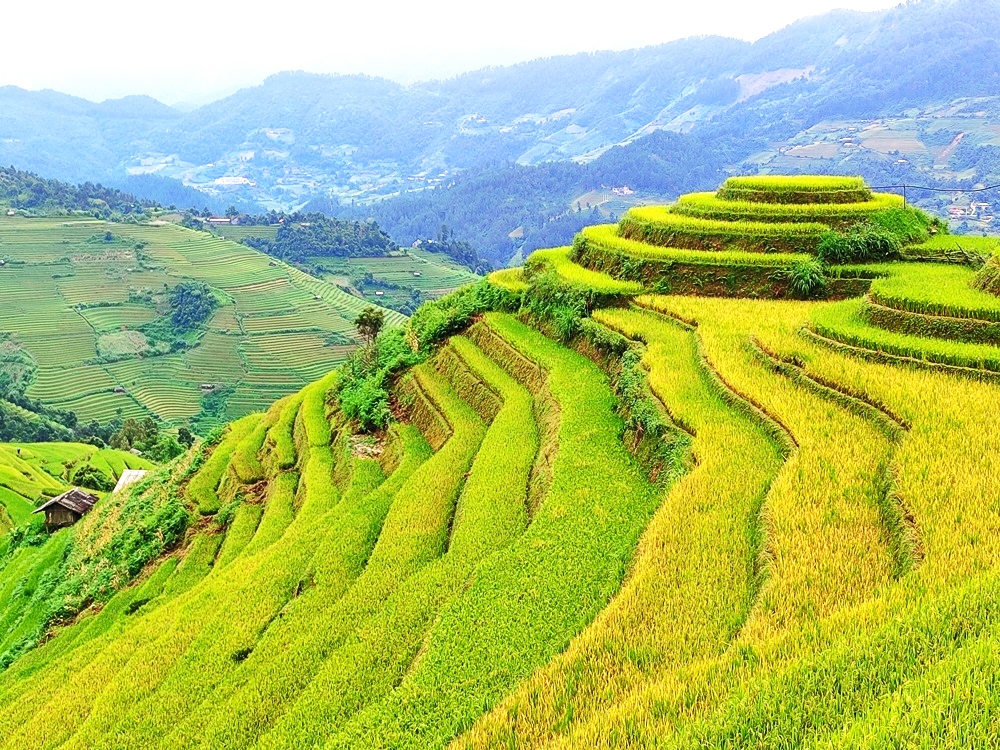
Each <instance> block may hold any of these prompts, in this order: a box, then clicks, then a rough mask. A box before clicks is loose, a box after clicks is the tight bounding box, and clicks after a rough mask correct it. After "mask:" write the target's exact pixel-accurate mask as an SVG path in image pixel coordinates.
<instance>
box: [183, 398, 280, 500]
mask: <svg viewBox="0 0 1000 750" xmlns="http://www.w3.org/2000/svg"><path fill="white" fill-rule="evenodd" d="M263 416H264V415H263V414H251V415H250V416H249V417H244V418H243V419H241V420H240V421H239V422H234V423H233V424H232V425H230V426H229V429H228V431H227V432H226V434H225V435H224V436H223V438H222V440H221V441H220V442H219V443H218V444H217V445H216V446H215V447H214V448H213V449H212V454H211V455H210V456H209V457H208V458H207V459H206V460H205V463H204V464H202V466H201V468H200V469H199V470H198V472H197V473H196V474H195V475H194V476H193V477H191V481H190V482H188V486H187V495H188V497H189V498H190V499H191V500H192V501H193V502H194V503H195V505H196V506H197V507H198V511H199V512H200V513H201V514H202V515H211V514H212V513H215V512H217V511H218V510H219V507H220V502H219V495H218V492H217V490H218V489H219V483H220V482H221V481H222V477H223V476H224V475H225V473H226V470H227V469H228V467H229V461H230V459H231V458H232V456H233V453H234V451H235V450H236V448H237V446H239V445H240V443H241V442H242V441H243V440H244V439H246V438H247V437H248V436H250V435H252V434H253V432H254V430H255V429H256V427H257V426H258V424H259V422H260V421H261V419H262V418H263Z"/></svg>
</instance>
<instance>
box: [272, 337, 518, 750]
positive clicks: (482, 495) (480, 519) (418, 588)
mask: <svg viewBox="0 0 1000 750" xmlns="http://www.w3.org/2000/svg"><path fill="white" fill-rule="evenodd" d="M451 346H453V347H454V348H455V349H456V350H457V351H458V352H459V354H460V356H461V357H462V358H463V360H464V361H465V362H467V363H468V364H469V367H470V368H471V369H472V370H473V371H474V372H475V373H476V374H477V375H478V376H479V377H481V378H483V380H484V381H485V382H486V383H487V384H488V385H489V387H490V388H493V389H495V390H496V391H497V392H498V393H500V394H501V396H502V398H503V406H502V407H501V408H500V411H499V413H498V414H497V415H496V418H495V419H494V420H493V422H492V424H491V426H490V428H489V430H488V431H487V433H486V436H485V438H484V439H483V443H482V445H481V448H480V451H479V453H478V455H477V458H476V460H475V461H474V462H473V464H472V468H471V470H470V472H469V474H468V477H467V479H466V483H465V486H464V488H463V489H462V493H461V495H460V496H459V498H458V500H457V504H456V507H455V509H454V511H453V513H454V520H453V523H452V529H451V535H450V538H449V539H448V543H447V547H446V551H445V552H444V554H443V555H442V556H441V557H440V558H439V559H438V560H436V561H434V562H433V563H430V564H429V565H428V566H427V567H426V568H424V569H423V570H421V571H420V572H419V573H417V574H415V575H414V576H412V577H411V578H410V579H409V580H407V581H406V582H405V583H403V584H402V585H401V586H400V588H399V589H398V590H397V591H396V592H395V593H393V594H392V595H391V596H390V597H389V599H388V600H387V601H386V602H385V604H384V606H383V607H382V608H381V610H380V611H379V612H378V613H377V614H376V615H374V616H373V617H372V619H371V621H370V622H369V623H359V628H360V629H361V630H362V631H363V632H364V633H365V636H364V639H363V641H362V642H360V643H358V642H349V643H348V644H347V645H345V646H344V647H342V648H341V649H340V650H339V651H337V652H335V653H333V654H331V655H330V656H329V657H328V658H327V661H326V664H325V665H324V667H323V670H322V671H321V672H320V673H319V674H318V675H317V677H316V678H315V679H314V680H313V681H312V683H311V684H310V686H309V687H308V688H307V690H306V691H305V692H304V693H303V695H302V696H301V697H300V698H299V699H298V700H297V701H296V704H295V706H294V707H293V708H292V709H291V710H290V711H289V712H288V713H287V714H286V715H285V717H283V719H282V720H281V721H280V722H279V723H278V724H277V725H276V726H275V728H274V729H273V730H272V732H271V733H270V734H269V735H268V736H266V737H265V738H264V739H263V741H262V742H261V743H260V744H261V746H262V747H287V746H290V745H297V744H306V743H309V742H316V741H317V740H318V739H319V738H321V737H323V735H324V734H325V733H326V732H328V731H329V727H331V726H336V725H339V724H341V723H343V722H344V721H345V720H346V719H347V718H348V717H349V716H350V715H351V714H353V713H355V712H357V711H358V710H359V709H362V708H363V707H364V706H365V705H366V704H371V703H374V702H375V701H377V700H379V699H383V698H385V697H387V696H388V695H389V694H390V693H391V691H392V688H393V686H395V685H396V684H398V683H399V681H400V680H401V679H403V677H404V675H405V673H406V672H407V668H409V671H410V672H411V673H412V672H413V670H414V669H419V668H420V667H419V666H415V665H414V663H413V662H414V658H415V657H417V653H418V651H419V650H420V649H421V644H424V647H425V648H426V647H427V645H426V644H428V643H433V642H434V640H435V634H436V628H433V629H432V627H433V626H434V624H435V619H436V617H437V616H438V615H439V612H440V609H441V608H442V607H443V606H445V604H446V602H447V601H448V600H449V599H451V598H452V597H454V596H455V595H456V594H457V593H458V592H459V591H460V589H461V588H462V586H463V585H464V584H465V583H466V582H467V580H468V577H469V576H470V574H471V573H472V571H473V569H474V567H475V565H476V564H477V563H478V562H479V561H480V560H482V559H484V558H485V557H486V556H488V555H490V554H494V553H497V552H499V551H500V550H503V549H504V548H505V547H507V545H509V544H510V543H511V542H512V541H513V540H514V539H515V538H516V537H517V536H518V535H519V534H520V533H521V532H522V531H523V530H524V528H525V525H526V521H527V513H526V490H527V485H528V475H529V472H530V470H531V465H532V463H533V461H534V458H535V453H536V451H537V446H538V435H537V428H536V426H535V424H534V420H533V417H532V409H531V406H532V405H531V397H530V395H529V394H528V392H527V391H526V390H525V389H524V388H523V387H522V386H520V385H518V384H517V383H516V382H514V381H513V380H512V379H511V378H510V376H509V375H507V374H506V373H504V372H503V371H502V370H500V368H499V367H498V366H497V365H495V364H493V363H491V362H490V361H489V360H488V359H487V358H486V357H485V356H484V355H483V354H482V352H480V351H479V350H478V349H477V348H476V347H475V345H473V344H472V343H471V342H470V341H468V340H467V339H464V338H461V337H455V338H453V339H452V340H451ZM417 658H419V657H417ZM373 712H374V713H376V714H378V713H381V711H380V710H379V709H378V708H376V709H374V711H373ZM362 719H363V717H362ZM352 723H356V722H352ZM349 731H350V730H349V729H348V732H349ZM336 741H337V740H334V742H336ZM348 744H354V742H353V741H352V742H350V743H348Z"/></svg>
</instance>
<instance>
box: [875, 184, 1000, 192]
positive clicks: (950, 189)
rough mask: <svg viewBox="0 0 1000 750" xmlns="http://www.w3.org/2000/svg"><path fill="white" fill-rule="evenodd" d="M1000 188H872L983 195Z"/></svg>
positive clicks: (894, 186) (924, 186)
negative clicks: (987, 191)
mask: <svg viewBox="0 0 1000 750" xmlns="http://www.w3.org/2000/svg"><path fill="white" fill-rule="evenodd" d="M997 188H1000V184H998V185H987V186H986V187H979V188H943V187H927V186H926V185H879V186H876V187H873V188H871V189H872V190H899V189H902V190H930V191H932V192H935V193H982V192H985V191H986V190H996V189H997Z"/></svg>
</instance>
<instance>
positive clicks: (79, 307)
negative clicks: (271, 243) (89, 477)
mask: <svg viewBox="0 0 1000 750" xmlns="http://www.w3.org/2000/svg"><path fill="white" fill-rule="evenodd" d="M0 260H2V261H3V263H2V265H0V289H2V290H3V296H2V299H0V312H2V320H0V334H2V333H3V332H5V331H6V332H9V333H12V334H13V335H14V337H15V338H14V341H15V342H16V344H17V345H18V346H19V347H21V348H23V349H24V350H25V351H26V352H27V353H28V355H29V356H30V357H31V359H32V360H34V363H35V365H36V366H37V376H36V377H35V378H34V382H33V383H32V384H31V386H30V387H29V389H28V396H29V397H31V398H34V399H38V400H39V401H41V402H42V403H44V404H46V405H48V406H51V407H54V408H58V409H62V410H66V411H72V412H74V413H76V414H77V416H78V417H79V418H80V420H81V421H90V420H92V419H96V420H98V421H102V422H103V421H106V420H109V419H112V418H114V417H115V416H116V414H121V416H122V417H125V418H128V417H133V418H143V417H147V416H152V417H154V418H157V419H158V420H159V421H160V422H162V423H164V424H167V425H174V426H176V425H181V424H186V423H187V422H188V421H189V420H191V419H192V418H193V417H195V416H197V415H199V413H201V412H202V397H203V396H205V395H206V389H205V388H202V386H203V385H206V386H209V387H210V389H209V390H219V391H223V392H224V393H225V394H226V396H225V399H224V400H223V403H222V407H223V408H222V410H221V413H220V414H218V415H214V416H215V417H216V418H215V419H214V421H215V422H216V423H218V424H223V423H225V422H226V421H228V420H230V419H234V418H236V417H240V416H243V415H245V414H247V413H249V412H252V411H255V410H258V409H263V408H266V407H267V406H268V405H269V404H270V403H271V402H273V401H274V400H275V399H277V398H279V397H281V396H283V395H286V394H288V393H291V392H294V391H296V390H298V389H299V388H301V387H302V386H303V385H305V384H306V383H309V382H311V381H313V380H315V379H316V378H317V377H319V376H320V375H322V374H323V373H325V372H327V371H329V370H330V369H331V368H333V367H336V366H337V365H338V364H340V363H341V362H343V361H344V360H345V359H346V358H347V356H348V354H349V352H350V351H351V350H352V349H353V348H354V346H355V345H356V344H357V337H356V333H355V331H354V325H353V320H354V317H355V316H356V315H357V314H358V312H359V311H360V310H362V309H363V308H364V307H365V306H366V304H367V303H366V302H365V301H364V300H362V299H359V298H357V297H354V296H352V295H350V294H347V293H345V292H343V291H341V290H340V289H339V288H338V287H337V286H335V285H333V284H330V283H328V282H325V281H322V280H320V279H318V278H315V277H312V276H309V275H307V274H305V273H303V272H301V271H299V270H298V269H296V268H294V267H292V266H289V265H286V264H284V263H281V262H279V261H274V260H272V259H269V258H268V257H267V256H266V255H264V254H262V253H259V252H257V251H255V250H252V249H250V248H248V247H245V246H243V245H239V244H236V243H234V242H230V241H227V240H225V239H221V238H218V237H214V236H212V235H210V234H207V233H205V232H194V231H191V230H188V229H185V228H183V227H180V226H177V225H174V224H167V223H165V222H160V223H159V224H121V223H116V224H111V223H106V222H103V221H95V220H86V219H79V218H73V217H70V218H66V217H62V218H32V219H24V218H21V217H18V216H15V217H0ZM186 281H198V282H203V283H205V284H208V285H209V286H210V287H211V288H213V289H214V290H216V292H217V294H218V295H219V296H220V298H221V300H222V304H221V305H220V306H219V307H218V309H217V310H216V311H215V313H214V315H213V316H212V317H211V319H210V320H209V321H208V322H207V324H206V326H205V330H203V331H201V332H199V333H198V335H197V336H196V337H194V338H193V339H192V340H191V341H189V342H182V343H186V344H188V345H187V346H184V347H181V348H177V347H176V346H172V347H171V349H170V350H169V351H165V352H163V351H154V349H153V347H152V345H151V343H150V341H149V340H148V339H149V337H148V336H147V334H146V333H145V332H144V331H145V330H146V329H145V328H144V327H145V326H147V325H148V324H150V323H152V322H153V321H154V320H155V319H156V318H157V317H158V316H159V315H162V313H163V304H162V300H160V297H162V295H163V294H164V291H165V290H166V289H167V288H168V287H173V286H175V285H177V284H179V283H183V282H186ZM386 315H387V316H388V319H389V320H390V321H391V322H393V323H396V324H399V323H401V322H402V321H403V320H404V319H405V318H404V316H402V315H400V314H399V313H395V312H392V311H386ZM189 338H190V337H189ZM168 343H169V344H171V345H172V344H173V341H170V342H168ZM291 354H294V356H289V355H291ZM212 422H213V419H208V420H205V424H206V425H207V426H211V424H212Z"/></svg>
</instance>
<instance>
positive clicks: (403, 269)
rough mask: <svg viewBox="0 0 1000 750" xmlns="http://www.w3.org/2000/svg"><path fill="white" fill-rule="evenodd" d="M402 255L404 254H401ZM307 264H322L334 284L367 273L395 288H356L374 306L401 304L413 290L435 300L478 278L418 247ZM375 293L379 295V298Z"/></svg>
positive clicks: (464, 269) (439, 254) (316, 260)
mask: <svg viewBox="0 0 1000 750" xmlns="http://www.w3.org/2000/svg"><path fill="white" fill-rule="evenodd" d="M402 253H405V254H402ZM309 260H310V263H313V264H321V265H322V266H323V267H324V268H326V269H327V274H326V278H327V279H329V280H330V281H331V282H334V283H341V284H343V283H347V281H348V280H349V279H351V278H360V277H362V276H364V274H366V273H370V274H371V275H372V276H373V277H374V279H375V280H376V281H377V282H382V283H383V284H388V285H393V286H396V287H398V289H391V288H385V287H384V286H381V285H379V284H375V285H371V286H365V285H356V286H359V290H360V291H361V293H362V294H364V296H365V298H366V299H367V300H369V301H371V302H374V303H382V304H386V303H392V302H396V303H401V302H406V301H408V300H409V299H410V294H411V291H412V290H416V291H418V292H420V294H421V296H422V298H423V299H438V298H439V297H442V296H444V295H445V294H448V293H450V292H453V291H454V290H455V289H457V288H459V287H460V286H464V285H465V284H471V283H473V282H475V281H477V280H478V279H479V277H478V276H476V275H475V274H474V273H472V272H471V271H469V269H468V268H465V267H464V266H461V265H459V264H458V263H456V262H455V261H453V260H451V259H450V258H449V257H448V256H446V255H443V254H441V253H432V252H428V251H426V250H421V249H420V248H412V247H408V248H405V249H404V250H403V251H401V254H398V255H393V256H389V257H386V258H347V259H344V260H337V259H331V258H310V259H309ZM376 292H382V294H381V295H378V294H376Z"/></svg>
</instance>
